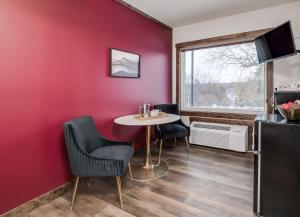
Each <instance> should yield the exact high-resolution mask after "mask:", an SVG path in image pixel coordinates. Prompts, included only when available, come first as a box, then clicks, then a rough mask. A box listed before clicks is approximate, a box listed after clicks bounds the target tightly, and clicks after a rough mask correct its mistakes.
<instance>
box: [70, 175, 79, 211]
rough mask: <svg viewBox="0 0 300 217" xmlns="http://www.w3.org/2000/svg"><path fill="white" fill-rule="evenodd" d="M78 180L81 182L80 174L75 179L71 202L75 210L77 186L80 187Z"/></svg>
mask: <svg viewBox="0 0 300 217" xmlns="http://www.w3.org/2000/svg"><path fill="white" fill-rule="evenodd" d="M78 182H79V176H77V177H76V179H75V185H74V190H73V196H72V202H71V210H73V206H74V202H75V197H76V193H77V188H78Z"/></svg>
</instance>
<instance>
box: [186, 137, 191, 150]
mask: <svg viewBox="0 0 300 217" xmlns="http://www.w3.org/2000/svg"><path fill="white" fill-rule="evenodd" d="M185 143H186V150H187V153H190V143H189V140H188V137H187V136H186V137H185Z"/></svg>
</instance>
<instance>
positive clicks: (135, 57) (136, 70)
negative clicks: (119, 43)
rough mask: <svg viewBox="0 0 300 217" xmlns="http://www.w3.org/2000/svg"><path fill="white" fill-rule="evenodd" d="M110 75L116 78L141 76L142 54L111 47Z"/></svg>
mask: <svg viewBox="0 0 300 217" xmlns="http://www.w3.org/2000/svg"><path fill="white" fill-rule="evenodd" d="M110 76H111V77H116V78H140V76H141V55H140V54H137V53H133V52H129V51H125V50H120V49H116V48H110Z"/></svg>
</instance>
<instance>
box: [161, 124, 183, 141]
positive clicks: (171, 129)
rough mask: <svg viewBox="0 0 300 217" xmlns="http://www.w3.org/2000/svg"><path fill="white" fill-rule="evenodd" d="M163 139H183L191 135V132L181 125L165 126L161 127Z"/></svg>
mask: <svg viewBox="0 0 300 217" xmlns="http://www.w3.org/2000/svg"><path fill="white" fill-rule="evenodd" d="M159 127H160V130H161V136H162V138H161V139H171V138H182V137H186V136H188V135H189V131H188V129H187V128H185V127H184V126H182V125H179V124H164V125H160V126H159Z"/></svg>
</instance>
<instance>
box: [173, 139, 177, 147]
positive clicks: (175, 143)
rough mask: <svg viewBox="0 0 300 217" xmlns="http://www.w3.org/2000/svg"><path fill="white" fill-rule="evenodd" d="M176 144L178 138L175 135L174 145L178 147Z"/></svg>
mask: <svg viewBox="0 0 300 217" xmlns="http://www.w3.org/2000/svg"><path fill="white" fill-rule="evenodd" d="M176 145H177V138H176V137H175V140H174V146H175V147H176Z"/></svg>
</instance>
